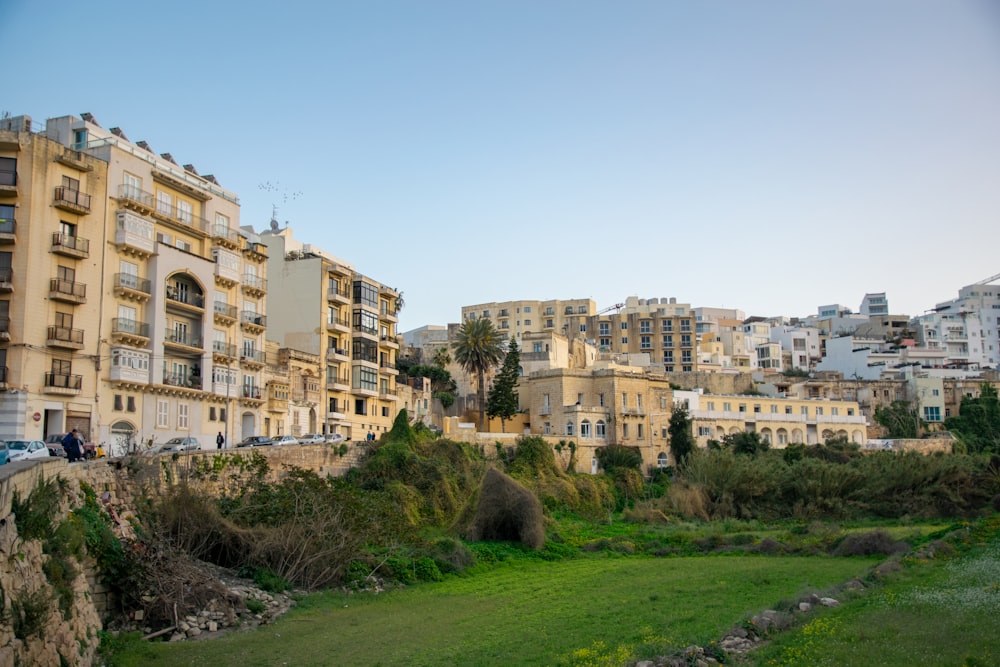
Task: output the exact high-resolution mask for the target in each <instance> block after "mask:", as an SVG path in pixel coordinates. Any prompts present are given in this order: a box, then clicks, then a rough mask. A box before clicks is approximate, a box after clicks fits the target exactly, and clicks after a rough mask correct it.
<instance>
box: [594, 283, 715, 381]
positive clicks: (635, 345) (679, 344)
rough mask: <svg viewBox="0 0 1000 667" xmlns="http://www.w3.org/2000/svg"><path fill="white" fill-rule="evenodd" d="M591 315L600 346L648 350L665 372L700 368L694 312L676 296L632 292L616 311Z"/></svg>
mask: <svg viewBox="0 0 1000 667" xmlns="http://www.w3.org/2000/svg"><path fill="white" fill-rule="evenodd" d="M609 311H610V309H609V310H608V311H605V312H602V313H599V314H596V315H594V316H593V317H592V318H590V320H591V321H590V322H589V323H588V328H589V329H590V330H591V331H594V334H595V335H594V336H588V338H595V337H596V341H597V349H598V350H599V351H601V352H614V353H618V354H629V355H637V354H647V355H649V360H650V363H652V364H654V365H661V366H662V367H663V369H664V372H667V373H674V372H683V373H690V372H694V371H697V370H698V344H699V341H698V334H697V332H696V330H695V328H696V325H695V320H696V318H695V312H694V311H693V310H692V309H691V306H690V304H686V303H677V299H674V298H669V299H667V298H664V299H639V298H638V297H634V296H630V297H628V298H627V299H626V300H625V304H624V306H623V307H622V308H620V309H619V308H615V309H614V311H615V312H609Z"/></svg>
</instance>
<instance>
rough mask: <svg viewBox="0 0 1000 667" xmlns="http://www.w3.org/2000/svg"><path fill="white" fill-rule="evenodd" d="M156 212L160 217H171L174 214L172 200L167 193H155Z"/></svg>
mask: <svg viewBox="0 0 1000 667" xmlns="http://www.w3.org/2000/svg"><path fill="white" fill-rule="evenodd" d="M156 212H157V213H159V214H160V215H172V214H173V212H174V198H173V197H171V196H170V194H169V193H167V192H162V191H160V192H157V193H156Z"/></svg>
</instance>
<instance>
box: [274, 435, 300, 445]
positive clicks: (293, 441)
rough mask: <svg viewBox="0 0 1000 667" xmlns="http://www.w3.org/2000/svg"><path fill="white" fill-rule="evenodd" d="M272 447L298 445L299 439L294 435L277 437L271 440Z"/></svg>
mask: <svg viewBox="0 0 1000 667" xmlns="http://www.w3.org/2000/svg"><path fill="white" fill-rule="evenodd" d="M271 444H272V445H297V444H299V439H298V438H296V437H295V436H294V435H276V436H274V437H273V438H271Z"/></svg>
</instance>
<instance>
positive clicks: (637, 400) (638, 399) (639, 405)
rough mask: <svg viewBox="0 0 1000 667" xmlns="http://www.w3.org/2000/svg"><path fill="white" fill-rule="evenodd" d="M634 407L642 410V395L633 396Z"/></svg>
mask: <svg viewBox="0 0 1000 667" xmlns="http://www.w3.org/2000/svg"><path fill="white" fill-rule="evenodd" d="M635 407H636V408H637V409H639V410H642V394H636V395H635Z"/></svg>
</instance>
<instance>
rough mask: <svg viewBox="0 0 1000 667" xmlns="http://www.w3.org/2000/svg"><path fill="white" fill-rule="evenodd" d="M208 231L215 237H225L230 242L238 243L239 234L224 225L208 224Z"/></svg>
mask: <svg viewBox="0 0 1000 667" xmlns="http://www.w3.org/2000/svg"><path fill="white" fill-rule="evenodd" d="M208 233H209V235H210V236H212V237H214V238H217V239H225V240H227V241H229V242H230V243H239V240H240V235H239V234H238V233H237V232H236V230H235V229H230V228H229V227H227V226H226V225H219V224H214V225H213V224H209V225H208Z"/></svg>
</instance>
